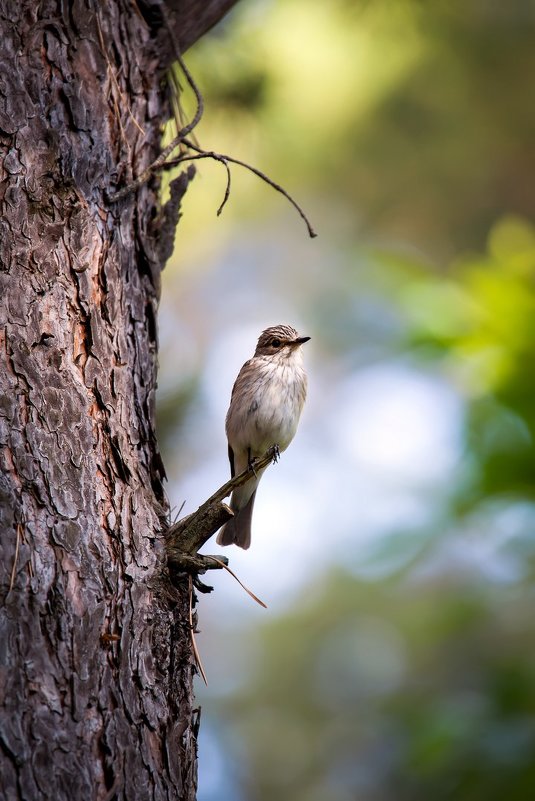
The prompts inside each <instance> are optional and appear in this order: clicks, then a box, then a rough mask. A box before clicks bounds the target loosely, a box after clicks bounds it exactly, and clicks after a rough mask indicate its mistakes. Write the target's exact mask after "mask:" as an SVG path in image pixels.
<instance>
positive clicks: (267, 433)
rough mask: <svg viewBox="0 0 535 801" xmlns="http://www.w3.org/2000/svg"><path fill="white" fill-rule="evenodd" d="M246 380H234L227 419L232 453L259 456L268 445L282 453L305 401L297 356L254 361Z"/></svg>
mask: <svg viewBox="0 0 535 801" xmlns="http://www.w3.org/2000/svg"><path fill="white" fill-rule="evenodd" d="M246 367H248V368H249V369H248V373H247V375H246V376H245V379H246V380H242V381H240V378H241V375H240V376H239V377H238V380H237V385H236V391H235V393H234V395H233V398H232V403H231V407H230V409H229V413H228V415H227V436H228V440H229V443H230V445H231V447H232V448H233V450H234V451H235V452H236V451H244V450H247V449H248V448H250V449H251V455H252V456H260V455H262V454H263V453H265V451H266V450H267V449H268V448H270V447H271V446H272V445H274V444H277V445H278V446H279V448H280V449H281V451H282V450H285V449H286V448H287V447H288V445H289V444H290V442H291V441H292V439H293V437H294V435H295V432H296V430H297V425H298V423H299V417H300V415H301V410H302V408H303V404H304V402H305V397H306V384H307V382H306V375H305V372H304V370H303V368H302V366H301V358H300V354H299V353H298V352H296V353H295V354H291V356H290V358H284V359H272V358H265V357H261V356H260V357H256V358H254V359H252V360H251V361H250V362H249V363H248V365H245V366H244V368H243V369H244V370H245V369H246Z"/></svg>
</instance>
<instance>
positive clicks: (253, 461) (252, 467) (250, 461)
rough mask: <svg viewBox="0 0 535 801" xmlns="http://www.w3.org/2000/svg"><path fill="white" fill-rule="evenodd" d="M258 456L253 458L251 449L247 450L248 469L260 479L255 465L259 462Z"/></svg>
mask: <svg viewBox="0 0 535 801" xmlns="http://www.w3.org/2000/svg"><path fill="white" fill-rule="evenodd" d="M257 461H258V460H257V458H256V456H251V449H250V448H247V467H248V468H249V470H251V471H252V472H253V473H254V477H255V478H258V476H257V474H256V470H255V465H256V462H257Z"/></svg>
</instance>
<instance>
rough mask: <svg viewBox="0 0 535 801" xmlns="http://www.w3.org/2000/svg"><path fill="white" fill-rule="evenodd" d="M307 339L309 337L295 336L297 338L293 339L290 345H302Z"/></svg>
mask: <svg viewBox="0 0 535 801" xmlns="http://www.w3.org/2000/svg"><path fill="white" fill-rule="evenodd" d="M309 339H310V337H297V339H294V341H293V342H292V345H304V343H305V342H308V340H309Z"/></svg>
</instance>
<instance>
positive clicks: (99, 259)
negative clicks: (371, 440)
mask: <svg viewBox="0 0 535 801" xmlns="http://www.w3.org/2000/svg"><path fill="white" fill-rule="evenodd" d="M172 5H173V8H174V15H173V17H172V24H173V26H174V27H175V31H176V33H177V35H178V37H179V39H180V41H181V44H182V47H183V48H184V47H185V46H186V45H188V44H191V42H192V41H193V40H194V39H195V38H196V37H197V36H198V35H200V34H201V33H202V32H203V31H204V30H206V28H207V27H209V25H211V24H213V22H214V21H215V17H216V16H217V7H219V11H220V15H221V13H222V12H223V11H224V10H226V8H227V7H228V6H229V5H230V3H229V2H220V3H219V4H218V3H209V4H206V5H207V6H210V9H209V10H210V14H208V15H207V14H206V13H203V14H200V16H199V17H198V18H197V25H196V26H195V24H192V22H191V17H190V12H191V13H193V12H195V9H197V8H198V7H199V4H198V3H197V2H194V1H192V2H191V3H188V2H186V0H184V2H176V3H174V4H172ZM149 11H150V12H151V13H148V12H149ZM152 12H154V13H152ZM214 15H215V16H214ZM181 18H183V19H184V20H185V23H184V26H185V27H184V30H185V31H186V32H185V33H184V34H183V35H182V36H180V22H181ZM158 26H159V27H160V30H158V29H157V28H158ZM162 37H163V33H162V29H161V15H160V14H159V11H158V8H157V7H155V8H151V7H150V3H147V2H144V3H142V4H139V5H136V4H135V3H131V2H129V0H116V2H109V3H100V2H94V0H72V2H65V1H64V0H49V1H48V2H46V1H45V2H41V3H36V2H35V0H19V2H17V3H15V2H13V0H0V213H1V217H0V460H1V463H0V470H1V472H0V549H1V556H0V596H1V597H0V603H1V606H0V697H1V701H2V711H1V717H0V774H1V788H2V793H1V795H2V798H3V799H4V798H5V799H6V800H7V801H11V800H12V799H17V800H18V799H24V800H25V801H37V800H38V799H52V798H53V799H54V801H63V800H64V799H65V801H67V800H68V801H77V800H78V799H84V800H85V799H107V800H108V801H112V799H124V800H125V801H126V800H127V801H134V800H135V799H143V800H145V799H148V800H149V801H150V800H151V799H154V801H159V800H160V799H166V800H167V801H170V800H172V799H187V801H191V800H192V799H194V798H195V785H196V734H197V725H198V715H197V713H196V711H195V710H194V709H193V692H192V679H193V673H194V666H193V661H192V654H191V650H190V635H189V622H188V612H189V592H188V588H187V586H183V587H180V586H179V587H173V586H172V584H171V583H170V582H169V578H168V574H167V571H166V557H165V545H164V539H163V533H162V532H163V529H164V527H165V523H166V515H167V511H168V510H167V505H166V502H165V496H164V492H163V487H162V479H163V475H162V471H163V468H162V465H161V460H160V457H159V453H158V449H157V444H156V437H155V432H154V394H155V388H156V354H157V329H156V316H157V304H158V298H159V292H160V271H161V268H162V257H163V256H164V255H166V252H167V251H168V250H169V241H168V236H166V237H164V240H165V242H164V246H163V247H160V245H159V233H160V230H161V228H162V226H166V225H167V227H168V218H169V215H167V217H166V215H165V214H164V213H163V211H162V209H161V208H160V205H159V202H158V182H157V180H153V181H152V182H151V183H150V184H149V185H147V186H145V187H143V188H141V189H140V190H139V191H138V192H137V193H136V194H135V195H132V196H130V197H128V198H127V199H126V200H124V201H122V202H121V203H120V204H116V205H115V206H111V205H110V204H109V203H108V202H107V200H106V197H107V195H106V192H107V190H110V191H111V190H113V189H114V188H116V186H117V182H121V181H122V182H125V181H128V179H129V178H130V177H131V176H132V175H135V174H138V173H139V172H140V171H141V170H143V169H144V168H145V167H146V166H147V165H148V164H149V163H150V161H151V160H152V159H153V158H154V156H155V155H156V154H157V151H158V147H159V140H160V135H161V126H162V123H163V122H164V121H165V119H167V117H168V116H169V100H168V96H167V92H166V89H165V84H164V81H163V75H164V69H165V67H166V66H168V63H169V60H170V55H169V54H170V53H171V48H169V50H168V53H167V51H165V52H164V51H162V48H161V46H159V43H160V44H161V41H162ZM166 53H167V54H166ZM187 183H188V177H187V176H183V177H182V179H180V181H179V182H178V183H177V184H176V185H175V189H174V204H175V208H176V207H177V204H178V200H179V199H180V196H181V195H182V194H183V193H184V191H185V190H186V186H187ZM166 220H167V222H166Z"/></svg>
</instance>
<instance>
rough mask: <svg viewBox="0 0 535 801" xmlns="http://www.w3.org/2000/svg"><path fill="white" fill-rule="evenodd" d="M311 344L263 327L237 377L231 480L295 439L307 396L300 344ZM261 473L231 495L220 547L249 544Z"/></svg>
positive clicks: (229, 422)
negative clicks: (256, 342)
mask: <svg viewBox="0 0 535 801" xmlns="http://www.w3.org/2000/svg"><path fill="white" fill-rule="evenodd" d="M309 339H310V337H300V336H299V334H298V333H297V331H296V330H295V328H292V327H291V326H289V325H276V326H273V327H272V328H266V330H265V331H263V332H262V333H261V334H260V337H259V339H258V344H257V346H256V350H255V353H254V356H253V358H252V359H249V361H247V362H245V364H244V365H243V367H242V368H241V370H240V372H239V373H238V377H237V379H236V381H235V383H234V387H233V389H232V396H231V399H230V406H229V410H228V412H227V419H226V425H225V428H226V432H227V439H228V454H229V459H230V472H231V475H232V476H235V475H236V474H237V473H241V472H242V471H243V470H245V469H246V468H247V467H251V465H252V462H253V460H254V459H255V458H256V457H259V456H263V455H264V453H265V452H266V451H267V450H268V449H269V448H270V447H272V446H273V445H276V446H278V448H279V450H280V451H284V450H286V448H287V447H288V445H289V444H290V442H291V441H292V439H293V438H294V436H295V432H296V431H297V425H298V423H299V417H300V415H301V411H302V409H303V405H304V403H305V398H306V393H307V377H306V373H305V371H304V369H303V356H302V352H301V345H302V344H303V343H304V342H308V340H309ZM264 469H265V468H264ZM263 472H264V471H263V470H259V471H257V473H256V474H255V477H254V478H251V479H250V480H249V481H248V482H247V483H246V484H244V485H243V486H241V487H238V488H237V489H235V490H234V492H233V493H232V496H231V499H230V508H231V509H232V511H233V512H234V517H233V518H232V519H231V520H229V522H228V523H226V524H225V525H224V526H223V528H222V529H221V531H220V532H219V535H218V537H217V542H218V544H219V545H231V544H232V543H234V544H235V545H239V546H240V548H248V547H249V545H250V544H251V519H252V514H253V505H254V499H255V495H256V490H257V487H258V482H259V481H260V478H261V476H262V473H263Z"/></svg>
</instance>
